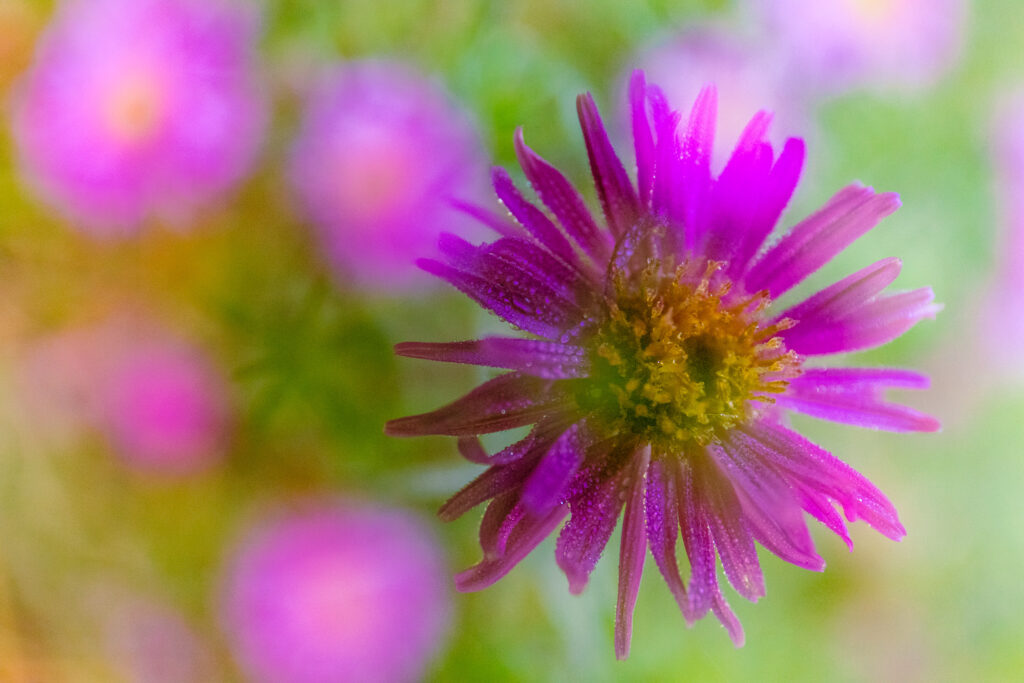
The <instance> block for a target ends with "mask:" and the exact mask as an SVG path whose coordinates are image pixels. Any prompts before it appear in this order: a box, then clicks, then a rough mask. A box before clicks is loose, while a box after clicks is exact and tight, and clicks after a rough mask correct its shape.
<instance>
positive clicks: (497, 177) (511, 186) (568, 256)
mask: <svg viewBox="0 0 1024 683" xmlns="http://www.w3.org/2000/svg"><path fill="white" fill-rule="evenodd" d="M491 182H492V184H493V185H494V192H495V194H497V195H498V199H500V200H501V203H502V204H504V205H505V208H506V209H508V210H509V213H511V214H512V216H513V217H514V218H515V219H516V220H517V221H519V223H520V225H522V226H523V227H524V228H526V230H527V231H528V232H529V233H530V234H531V235H533V236H534V237H535V238H536V239H537V241H538V242H540V243H541V244H543V245H544V246H545V247H547V248H548V249H549V250H550V251H551V253H552V254H554V255H555V256H558V257H559V258H560V259H562V260H563V261H565V262H566V263H570V264H572V263H576V261H577V257H576V250H575V249H573V248H572V245H571V244H569V240H567V239H566V238H565V235H563V234H562V231H561V230H559V229H558V226H556V225H555V224H554V223H553V222H552V221H551V219H550V218H548V217H547V215H546V214H545V213H544V212H543V211H541V210H540V209H538V208H537V207H536V206H534V205H533V204H531V203H530V202H528V201H526V199H525V198H524V197H523V195H522V194H520V192H519V190H518V189H517V188H516V186H515V183H513V182H512V178H511V176H509V174H508V171H506V170H505V169H503V168H498V167H495V168H494V169H492V170H491Z"/></svg>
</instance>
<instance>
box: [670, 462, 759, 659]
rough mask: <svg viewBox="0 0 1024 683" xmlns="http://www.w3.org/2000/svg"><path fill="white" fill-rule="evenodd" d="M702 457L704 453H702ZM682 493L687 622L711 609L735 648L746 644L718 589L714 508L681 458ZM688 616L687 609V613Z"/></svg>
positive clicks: (678, 476) (679, 480)
mask: <svg viewBox="0 0 1024 683" xmlns="http://www.w3.org/2000/svg"><path fill="white" fill-rule="evenodd" d="M700 457H703V456H700ZM676 480H677V481H676V483H677V494H678V496H679V505H678V509H679V526H680V528H681V530H682V536H683V543H684V545H685V547H686V555H687V557H688V558H689V560H690V591H689V597H690V612H691V617H690V618H689V619H688V622H687V623H692V621H693V620H696V619H699V618H700V617H702V616H704V614H706V613H707V611H708V610H709V609H710V610H712V611H713V612H714V614H715V616H716V617H717V618H718V620H719V621H720V622H721V623H722V625H723V626H725V628H726V630H727V631H728V633H729V637H730V638H731V639H732V641H733V643H734V644H735V645H736V647H741V646H742V645H743V641H744V636H743V627H742V626H740V622H739V620H738V619H737V618H736V615H735V614H733V611H732V609H731V608H730V607H729V603H728V602H726V600H725V598H724V597H722V591H721V590H720V589H719V588H718V575H717V572H716V570H715V565H716V562H715V547H714V543H713V541H712V538H711V530H710V527H709V523H708V518H709V517H710V516H711V514H712V513H711V511H710V509H709V508H708V506H707V502H706V500H705V499H704V498H703V496H702V495H701V492H700V490H699V488H698V486H699V483H698V482H697V481H696V478H695V472H694V468H693V466H692V464H691V463H690V462H689V461H687V460H680V461H679V464H678V465H677V469H676ZM684 615H685V612H684Z"/></svg>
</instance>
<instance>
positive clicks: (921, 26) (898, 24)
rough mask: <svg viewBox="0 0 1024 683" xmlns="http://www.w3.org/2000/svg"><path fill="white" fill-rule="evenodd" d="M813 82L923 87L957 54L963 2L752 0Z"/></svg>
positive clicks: (828, 87)
mask: <svg viewBox="0 0 1024 683" xmlns="http://www.w3.org/2000/svg"><path fill="white" fill-rule="evenodd" d="M752 1H753V4H754V6H755V7H756V8H757V10H758V11H759V12H760V13H761V15H762V18H763V19H764V20H765V21H766V22H767V24H768V27H769V29H770V30H771V31H772V33H773V34H774V35H776V36H777V37H778V40H779V43H780V45H781V46H783V49H784V50H785V51H786V52H788V53H789V59H788V60H787V61H788V68H789V69H790V70H791V71H792V72H793V73H794V74H796V75H798V76H799V77H800V78H801V79H803V80H804V81H805V82H806V83H807V84H808V85H809V86H810V87H812V88H814V89H819V90H825V91H833V92H834V91H842V90H846V89H849V88H851V87H865V86H866V87H873V88H876V89H878V88H881V89H884V88H891V87H896V88H920V87H924V86H928V85H931V84H932V83H934V82H935V81H936V80H937V79H938V78H939V77H941V76H942V75H943V74H944V73H945V72H946V71H947V70H948V69H949V68H950V67H951V66H952V65H953V64H954V63H955V61H956V60H957V58H958V57H959V53H960V48H961V44H962V42H963V33H964V31H963V26H964V22H965V19H966V9H967V8H966V4H965V2H964V1H963V0H829V1H828V2H822V0H752Z"/></svg>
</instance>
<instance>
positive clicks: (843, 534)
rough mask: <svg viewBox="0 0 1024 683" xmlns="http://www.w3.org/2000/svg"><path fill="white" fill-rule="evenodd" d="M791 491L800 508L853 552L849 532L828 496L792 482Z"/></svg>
mask: <svg viewBox="0 0 1024 683" xmlns="http://www.w3.org/2000/svg"><path fill="white" fill-rule="evenodd" d="M793 490H794V492H795V494H796V496H797V498H798V499H799V501H800V507H802V508H803V509H804V510H806V511H807V512H808V513H809V514H810V515H811V516H812V517H814V518H815V519H817V520H818V521H819V522H821V523H822V524H824V525H825V526H827V527H828V528H829V529H831V530H832V531H834V532H835V534H836V536H838V537H839V538H841V539H843V542H844V543H845V544H846V547H847V548H849V549H850V550H853V540H852V539H851V538H850V532H849V531H847V529H846V523H845V522H843V518H842V517H840V516H839V513H837V512H836V509H835V508H834V507H833V506H832V501H831V500H830V499H829V498H828V496H825V495H824V494H822V493H819V492H818V491H815V490H813V489H811V488H810V487H809V486H806V485H804V484H801V483H800V482H793Z"/></svg>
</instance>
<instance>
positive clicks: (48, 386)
mask: <svg viewBox="0 0 1024 683" xmlns="http://www.w3.org/2000/svg"><path fill="white" fill-rule="evenodd" d="M19 375H20V376H19V379H20V385H21V395H22V401H23V403H24V406H25V410H26V412H27V415H28V417H29V421H30V423H31V428H32V429H33V430H34V431H35V432H38V433H39V434H38V435H39V436H40V437H42V438H46V437H51V436H53V434H52V433H53V432H56V433H57V434H56V436H57V437H58V440H57V444H56V445H57V447H58V448H66V447H67V443H66V442H67V441H68V440H69V439H71V440H74V439H76V438H78V437H79V436H80V434H81V433H82V431H83V430H87V429H91V430H96V431H98V432H99V433H100V434H102V435H103V436H104V437H105V439H106V440H107V441H108V442H109V444H110V446H111V447H112V449H113V450H114V451H115V453H116V454H117V455H118V456H119V457H120V458H121V460H122V461H123V462H124V463H125V464H126V465H128V466H129V467H131V468H133V469H136V470H138V471H142V472H146V473H147V474H152V475H162V476H184V475H188V474H192V473H195V472H198V471H200V470H203V469H206V468H208V467H210V466H211V465H212V464H213V463H214V462H216V461H217V460H219V459H220V458H221V457H223V455H224V453H225V450H226V447H227V436H228V428H229V424H230V415H229V407H228V389H227V386H226V381H225V379H224V377H223V376H222V374H221V373H220V371H219V370H218V369H217V368H216V367H215V366H214V364H213V363H212V362H211V361H210V359H208V358H207V357H206V356H205V355H204V354H203V353H202V351H201V350H199V349H198V348H196V347H194V346H192V345H191V344H189V343H187V342H185V341H183V340H181V339H179V338H178V337H176V336H175V335H174V334H172V333H170V332H168V331H167V330H164V329H161V328H159V327H158V326H156V325H154V324H152V323H144V322H140V321H139V320H135V319H131V318H115V319H112V320H109V321H107V322H105V323H102V324H99V325H95V326H92V327H84V328H80V329H72V330H67V331H64V332H61V333H59V334H57V335H54V336H53V337H50V338H48V339H44V340H42V341H40V342H38V343H37V344H36V345H35V346H34V347H33V348H32V349H31V350H30V351H29V352H28V353H27V354H26V356H25V358H24V360H23V363H22V366H21V370H20V373H19Z"/></svg>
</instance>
